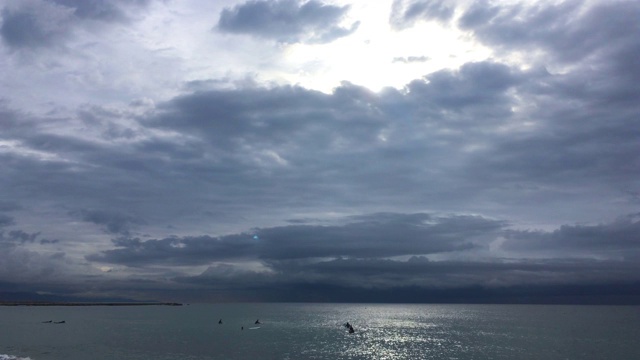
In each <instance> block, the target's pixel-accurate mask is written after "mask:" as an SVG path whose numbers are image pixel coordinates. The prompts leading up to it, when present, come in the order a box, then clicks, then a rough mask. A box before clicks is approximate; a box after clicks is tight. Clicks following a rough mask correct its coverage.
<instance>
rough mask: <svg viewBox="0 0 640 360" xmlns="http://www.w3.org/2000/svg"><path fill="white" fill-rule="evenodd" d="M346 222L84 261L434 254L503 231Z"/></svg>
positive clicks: (439, 223) (136, 245)
mask: <svg viewBox="0 0 640 360" xmlns="http://www.w3.org/2000/svg"><path fill="white" fill-rule="evenodd" d="M349 220H350V222H348V223H346V224H344V225H333V226H329V225H323V226H315V225H290V226H282V227H273V228H262V229H256V230H255V232H254V233H253V234H236V235H229V236H223V237H219V238H212V237H209V236H200V237H185V238H167V239H160V240H147V241H141V240H139V239H122V240H117V241H115V245H116V246H117V247H120V248H119V249H114V250H107V251H104V252H102V253H101V254H96V255H92V256H89V257H88V259H89V260H92V261H101V262H107V263H117V264H125V265H131V266H137V265H139V264H163V263H172V264H206V263H210V262H213V261H225V260H226V261H232V260H237V259H260V260H264V261H268V260H277V261H280V260H287V259H302V260H304V259H314V258H324V257H340V256H347V257H358V258H378V257H388V256H399V255H415V254H435V253H443V252H453V251H463V250H468V249H472V248H475V247H479V246H483V243H484V242H486V241H487V240H488V239H490V238H491V236H494V237H495V236H496V234H497V233H498V231H499V230H501V229H502V228H503V227H504V226H505V224H504V223H503V222H501V221H495V220H490V219H484V218H481V217H475V216H449V217H436V216H431V215H428V214H375V215H368V216H360V217H355V218H351V219H349ZM254 236H255V237H254ZM476 242H479V244H476Z"/></svg>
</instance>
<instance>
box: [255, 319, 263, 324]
mask: <svg viewBox="0 0 640 360" xmlns="http://www.w3.org/2000/svg"><path fill="white" fill-rule="evenodd" d="M254 324H256V325H258V324H262V323H261V322H260V319H258V320H256V322H254Z"/></svg>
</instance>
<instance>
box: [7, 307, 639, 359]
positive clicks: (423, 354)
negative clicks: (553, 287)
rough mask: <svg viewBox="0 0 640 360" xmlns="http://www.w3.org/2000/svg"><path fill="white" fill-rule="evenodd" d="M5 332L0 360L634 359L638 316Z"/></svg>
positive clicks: (232, 320)
mask: <svg viewBox="0 0 640 360" xmlns="http://www.w3.org/2000/svg"><path fill="white" fill-rule="evenodd" d="M219 319H222V322H223V323H222V324H218V320H219ZM256 319H260V322H261V323H262V324H260V325H259V326H260V328H259V329H250V328H252V327H256V326H258V325H255V324H254V322H255V321H256ZM48 320H52V321H62V320H64V321H65V323H64V324H54V323H43V321H48ZM347 321H348V322H350V323H351V324H353V326H354V328H355V329H356V332H355V334H349V333H348V332H347V329H346V328H345V327H344V326H343V325H342V324H344V323H345V322H347ZM0 322H1V323H0V360H7V359H12V360H13V359H21V358H27V357H28V358H30V359H31V360H49V359H61V360H62V359H64V360H67V359H71V360H88V359H95V360H101V359H105V360H106V359H110V360H111V359H140V360H151V359H176V360H179V359H193V360H201V359H238V360H242V359H256V358H260V359H278V360H280V359H354V360H355V359H389V360H392V359H446V360H453V359H457V360H467V359H563V360H564V359H580V360H590V359H640V341H638V339H640V307H637V306H611V307H609V306H546V305H544V306H543V305H371V304H355V305H354V304H216V305H189V306H182V307H168V306H131V307H109V306H104V307H102V306H100V307H0ZM242 327H244V330H242Z"/></svg>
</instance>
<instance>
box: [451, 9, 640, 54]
mask: <svg viewBox="0 0 640 360" xmlns="http://www.w3.org/2000/svg"><path fill="white" fill-rule="evenodd" d="M583 5H584V1H578V0H576V1H563V2H560V3H558V4H547V3H538V4H536V5H533V6H524V3H516V4H512V5H492V4H490V3H487V2H486V1H477V2H475V3H474V4H473V5H472V6H471V7H470V8H469V9H468V10H467V11H466V12H465V13H464V14H463V16H462V17H461V18H460V20H459V25H460V26H461V27H462V28H463V29H468V30H472V31H473V32H474V34H475V35H476V36H477V38H478V39H479V40H481V41H483V42H485V43H487V44H490V45H492V46H493V47H495V48H498V49H503V50H506V49H507V48H510V49H526V50H527V51H530V50H531V49H532V48H538V49H541V50H545V51H547V52H548V54H550V55H552V56H553V57H554V58H555V59H556V60H558V61H562V62H565V63H566V62H575V61H581V60H587V59H589V58H590V57H592V56H615V55H616V53H618V52H620V51H627V50H631V51H633V52H634V53H635V52H637V51H638V46H637V41H635V40H634V39H635V37H636V36H637V35H638V33H639V32H640V29H638V26H637V22H636V21H635V19H637V17H638V14H639V13H640V6H638V4H637V3H636V2H630V1H616V2H602V3H598V4H596V5H594V6H591V7H589V8H588V9H587V10H585V11H583ZM610 19H616V21H610ZM595 28H597V29H599V30H598V31H593V29H595Z"/></svg>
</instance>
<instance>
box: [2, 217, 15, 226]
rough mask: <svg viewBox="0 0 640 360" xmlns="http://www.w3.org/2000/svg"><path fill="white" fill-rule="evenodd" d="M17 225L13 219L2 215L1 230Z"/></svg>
mask: <svg viewBox="0 0 640 360" xmlns="http://www.w3.org/2000/svg"><path fill="white" fill-rule="evenodd" d="M13 224H15V220H14V219H13V217H11V216H9V215H5V214H0V228H2V227H5V226H11V225H13Z"/></svg>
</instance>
